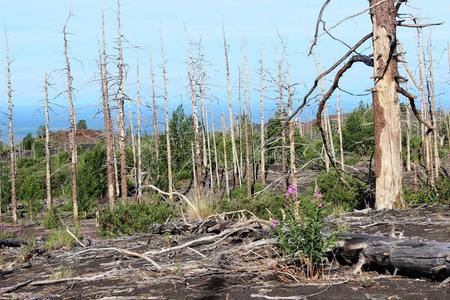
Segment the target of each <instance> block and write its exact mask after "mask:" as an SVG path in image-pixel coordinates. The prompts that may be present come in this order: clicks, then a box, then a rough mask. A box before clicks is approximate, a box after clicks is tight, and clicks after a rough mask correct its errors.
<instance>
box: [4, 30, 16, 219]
mask: <svg viewBox="0 0 450 300" xmlns="http://www.w3.org/2000/svg"><path fill="white" fill-rule="evenodd" d="M5 45H6V80H7V88H8V130H9V176H10V179H11V213H12V221H13V224H17V196H16V177H17V167H16V150H15V147H14V126H13V107H14V104H13V95H12V93H13V89H12V83H11V63H12V62H11V58H10V56H9V43H8V35H7V33H6V31H5Z"/></svg>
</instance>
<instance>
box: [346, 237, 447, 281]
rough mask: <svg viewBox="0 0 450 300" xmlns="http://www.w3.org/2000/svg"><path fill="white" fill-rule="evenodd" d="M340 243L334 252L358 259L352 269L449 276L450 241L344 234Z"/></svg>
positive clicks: (425, 275) (443, 277) (438, 277)
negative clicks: (337, 250) (337, 249)
mask: <svg viewBox="0 0 450 300" xmlns="http://www.w3.org/2000/svg"><path fill="white" fill-rule="evenodd" d="M340 246H341V247H340V248H339V252H340V253H339V255H338V256H339V257H340V258H344V261H345V260H347V263H349V262H352V263H354V262H355V259H356V258H358V259H359V265H357V267H356V269H355V271H356V272H359V271H360V268H361V267H363V266H366V267H370V268H376V269H381V270H388V271H389V272H391V274H401V275H406V276H409V277H422V276H423V277H430V278H433V279H445V278H447V277H448V276H450V243H440V242H436V241H429V240H412V239H398V238H391V237H386V236H377V235H369V234H348V235H346V236H345V240H344V242H343V243H342V244H341V245H340Z"/></svg>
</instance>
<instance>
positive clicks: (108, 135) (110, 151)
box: [99, 11, 115, 211]
mask: <svg viewBox="0 0 450 300" xmlns="http://www.w3.org/2000/svg"><path fill="white" fill-rule="evenodd" d="M104 20H105V18H104V13H103V11H102V45H101V48H102V49H101V52H100V61H99V65H100V79H101V88H102V104H103V121H104V126H105V130H104V136H105V143H106V178H107V184H108V203H109V209H110V210H111V211H112V210H113V209H114V202H115V190H114V184H115V178H114V175H115V174H114V172H115V170H114V161H115V158H114V142H113V130H112V122H111V109H110V105H109V82H108V71H107V55H106V34H105V21H104Z"/></svg>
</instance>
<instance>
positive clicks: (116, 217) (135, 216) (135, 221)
mask: <svg viewBox="0 0 450 300" xmlns="http://www.w3.org/2000/svg"><path fill="white" fill-rule="evenodd" d="M170 215H171V209H170V207H169V206H168V205H167V204H164V203H161V204H155V205H147V204H138V203H129V204H125V205H118V206H116V207H115V209H114V211H113V212H111V211H109V209H108V210H103V211H101V212H100V214H99V219H98V222H99V227H100V235H102V236H107V237H114V236H119V235H131V234H135V233H144V232H148V230H149V227H150V226H151V225H152V224H155V223H163V222H164V221H166V219H167V218H168V217H169V216H170Z"/></svg>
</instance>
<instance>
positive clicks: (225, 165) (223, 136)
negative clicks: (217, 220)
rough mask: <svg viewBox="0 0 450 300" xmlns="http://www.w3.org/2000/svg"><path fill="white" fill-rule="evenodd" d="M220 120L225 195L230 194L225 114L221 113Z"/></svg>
mask: <svg viewBox="0 0 450 300" xmlns="http://www.w3.org/2000/svg"><path fill="white" fill-rule="evenodd" d="M221 121H222V143H223V167H224V173H225V191H226V193H227V196H228V197H229V196H230V179H229V178H228V159H227V141H226V134H227V132H226V130H227V127H226V125H225V116H224V114H223V113H222V116H221Z"/></svg>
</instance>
